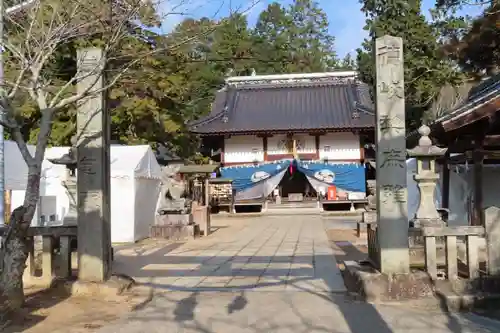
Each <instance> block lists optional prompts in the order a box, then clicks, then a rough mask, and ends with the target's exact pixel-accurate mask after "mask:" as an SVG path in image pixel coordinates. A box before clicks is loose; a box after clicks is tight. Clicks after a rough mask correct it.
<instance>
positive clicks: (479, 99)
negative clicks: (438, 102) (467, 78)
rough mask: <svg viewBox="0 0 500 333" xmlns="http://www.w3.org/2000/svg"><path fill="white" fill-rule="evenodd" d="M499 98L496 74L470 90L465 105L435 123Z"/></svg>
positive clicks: (499, 76) (498, 84)
mask: <svg viewBox="0 0 500 333" xmlns="http://www.w3.org/2000/svg"><path fill="white" fill-rule="evenodd" d="M499 96H500V74H497V75H495V76H493V77H491V78H489V79H487V80H484V81H483V82H481V83H480V84H478V85H477V86H475V87H474V88H472V89H471V91H470V92H469V96H468V97H467V100H466V101H465V103H463V104H462V105H460V106H459V107H458V108H456V109H455V110H451V112H449V113H447V114H445V115H444V116H442V117H440V118H438V119H436V123H440V122H443V121H446V120H448V119H451V118H455V117H457V116H460V115H462V114H465V113H468V112H471V111H473V110H475V109H476V108H477V107H479V106H481V105H484V104H487V103H489V102H491V101H492V100H494V99H496V98H498V97H499Z"/></svg>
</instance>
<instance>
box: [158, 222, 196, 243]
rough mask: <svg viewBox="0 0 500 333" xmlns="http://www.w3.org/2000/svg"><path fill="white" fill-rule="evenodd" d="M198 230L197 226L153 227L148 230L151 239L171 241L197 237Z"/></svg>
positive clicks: (172, 225)
mask: <svg viewBox="0 0 500 333" xmlns="http://www.w3.org/2000/svg"><path fill="white" fill-rule="evenodd" d="M199 234H200V228H199V226H198V225H197V224H191V225H182V224H171V225H154V226H151V229H150V237H151V238H164V239H171V240H188V239H194V238H196V237H198V236H199Z"/></svg>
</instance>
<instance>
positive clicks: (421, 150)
mask: <svg viewBox="0 0 500 333" xmlns="http://www.w3.org/2000/svg"><path fill="white" fill-rule="evenodd" d="M418 134H420V139H419V140H418V146H416V147H415V148H413V149H408V155H409V156H411V157H438V156H443V155H444V154H445V153H446V151H447V150H448V148H439V147H438V146H435V145H433V144H432V140H431V138H430V137H429V135H430V134H431V129H430V128H429V126H427V125H422V126H420V128H419V129H418Z"/></svg>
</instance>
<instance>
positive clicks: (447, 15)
mask: <svg viewBox="0 0 500 333" xmlns="http://www.w3.org/2000/svg"><path fill="white" fill-rule="evenodd" d="M481 4H482V5H483V7H484V10H483V12H482V13H481V14H480V15H479V16H478V17H475V18H471V17H468V16H461V15H457V10H458V9H460V8H464V7H465V6H471V5H474V6H478V5H481ZM433 17H434V21H435V23H434V24H435V26H436V29H438V31H439V32H440V33H441V35H442V36H443V37H444V38H442V39H441V42H442V44H443V49H444V51H445V52H446V54H447V55H448V56H449V57H450V58H451V59H453V60H455V61H456V62H457V63H458V64H459V65H460V66H461V68H462V69H463V70H464V71H466V72H467V73H468V74H469V75H472V76H474V77H482V76H485V75H486V76H490V75H495V74H498V73H499V72H500V25H499V23H498V22H500V1H499V0H490V1H489V3H488V1H484V0H474V1H465V0H437V1H436V8H435V9H434V10H433Z"/></svg>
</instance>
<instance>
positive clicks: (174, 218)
mask: <svg viewBox="0 0 500 333" xmlns="http://www.w3.org/2000/svg"><path fill="white" fill-rule="evenodd" d="M193 222H194V220H193V216H192V215H191V214H165V215H157V216H156V225H159V226H162V225H190V224H193Z"/></svg>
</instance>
